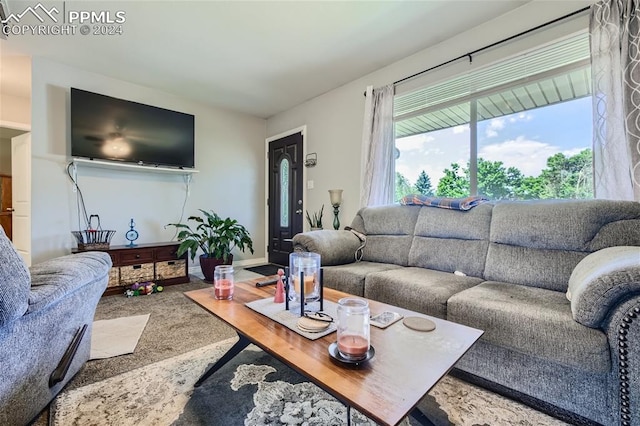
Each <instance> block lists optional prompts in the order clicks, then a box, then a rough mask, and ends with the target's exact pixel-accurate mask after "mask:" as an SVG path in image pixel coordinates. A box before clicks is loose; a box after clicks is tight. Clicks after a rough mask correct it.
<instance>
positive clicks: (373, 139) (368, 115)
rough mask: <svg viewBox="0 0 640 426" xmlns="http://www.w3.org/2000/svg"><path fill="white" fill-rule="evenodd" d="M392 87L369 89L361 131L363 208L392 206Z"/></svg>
mask: <svg viewBox="0 0 640 426" xmlns="http://www.w3.org/2000/svg"><path fill="white" fill-rule="evenodd" d="M393 93H394V88H393V85H392V84H390V85H388V86H385V87H381V88H379V89H373V87H372V86H369V87H367V92H366V104H365V112H364V125H363V130H362V165H361V171H362V173H361V184H360V188H361V190H360V206H361V207H366V206H378V205H382V204H390V203H392V202H393V198H394V194H395V174H396V173H395V161H394V156H393V150H394V135H393Z"/></svg>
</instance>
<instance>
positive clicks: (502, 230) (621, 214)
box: [484, 200, 640, 292]
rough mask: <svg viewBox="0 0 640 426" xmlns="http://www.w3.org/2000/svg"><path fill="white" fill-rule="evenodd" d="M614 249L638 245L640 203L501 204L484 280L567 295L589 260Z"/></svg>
mask: <svg viewBox="0 0 640 426" xmlns="http://www.w3.org/2000/svg"><path fill="white" fill-rule="evenodd" d="M615 245H635V246H637V245H640V203H636V202H633V201H608V200H538V201H513V202H499V203H496V205H495V207H494V208H493V215H492V219H491V233H490V244H489V251H488V253H487V262H486V266H485V271H484V277H485V278H486V279H487V280H492V281H502V282H511V283H515V284H522V285H528V286H533V287H540V288H546V289H549V290H556V291H562V292H565V291H567V283H568V282H569V277H570V276H571V272H572V271H573V269H574V268H575V266H576V265H577V264H578V263H579V262H580V261H581V260H582V259H583V258H584V257H585V256H587V255H588V254H589V253H591V252H593V251H596V250H600V249H602V248H605V247H610V246H615Z"/></svg>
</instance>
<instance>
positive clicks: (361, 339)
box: [338, 297, 370, 361]
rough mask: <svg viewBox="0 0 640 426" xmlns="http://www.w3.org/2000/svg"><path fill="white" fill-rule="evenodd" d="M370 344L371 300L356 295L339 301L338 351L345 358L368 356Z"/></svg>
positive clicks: (352, 359)
mask: <svg viewBox="0 0 640 426" xmlns="http://www.w3.org/2000/svg"><path fill="white" fill-rule="evenodd" d="M369 345H370V329H369V302H367V301H366V300H364V299H358V298H355V297H344V298H342V299H340V300H339V301H338V352H339V353H340V356H341V357H343V358H344V359H347V360H350V361H358V360H361V359H364V358H366V356H367V352H368V351H369Z"/></svg>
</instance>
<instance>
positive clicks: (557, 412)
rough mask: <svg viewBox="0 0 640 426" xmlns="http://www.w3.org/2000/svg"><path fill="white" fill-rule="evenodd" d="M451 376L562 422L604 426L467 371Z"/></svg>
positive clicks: (451, 373) (453, 373) (460, 371)
mask: <svg viewBox="0 0 640 426" xmlns="http://www.w3.org/2000/svg"><path fill="white" fill-rule="evenodd" d="M449 374H450V375H452V376H453V377H456V378H458V379H460V380H463V381H465V382H467V383H471V384H473V385H476V386H479V387H481V388H485V389H487V390H490V391H491V392H494V393H497V394H498V395H502V396H504V397H505V398H509V399H511V400H513V401H516V402H520V403H522V404H524V405H526V406H529V407H531V408H533V409H535V410H538V411H540V412H541V413H544V414H547V415H549V416H551V417H554V418H556V419H559V420H562V421H563V422H566V423H569V424H572V425H576V426H602V425H601V424H600V423H598V422H594V421H593V420H589V419H587V418H585V417H582V416H580V415H578V414H575V413H572V412H571V411H568V410H565V409H563V408H560V407H556V406H555V405H553V404H549V403H548V402H545V401H542V400H540V399H538V398H534V397H532V396H529V395H526V394H524V393H522V392H518V391H516V390H513V389H509V388H508V387H506V386H502V385H500V384H498V383H494V382H492V381H490V380H487V379H483V378H482V377H479V376H476V375H475V374H471V373H467V372H466V371H462V370H459V369H457V368H454V369H453V370H451V371H450V372H449Z"/></svg>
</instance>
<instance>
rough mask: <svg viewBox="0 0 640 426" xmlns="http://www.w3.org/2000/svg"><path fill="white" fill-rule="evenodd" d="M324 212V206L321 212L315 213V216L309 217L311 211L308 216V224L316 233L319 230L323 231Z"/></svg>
mask: <svg viewBox="0 0 640 426" xmlns="http://www.w3.org/2000/svg"><path fill="white" fill-rule="evenodd" d="M323 210H324V204H323V205H322V207H320V211H319V212H313V216H309V211H307V212H306V214H307V223H309V227H310V228H311V230H312V231H316V230H318V229H322V212H323Z"/></svg>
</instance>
